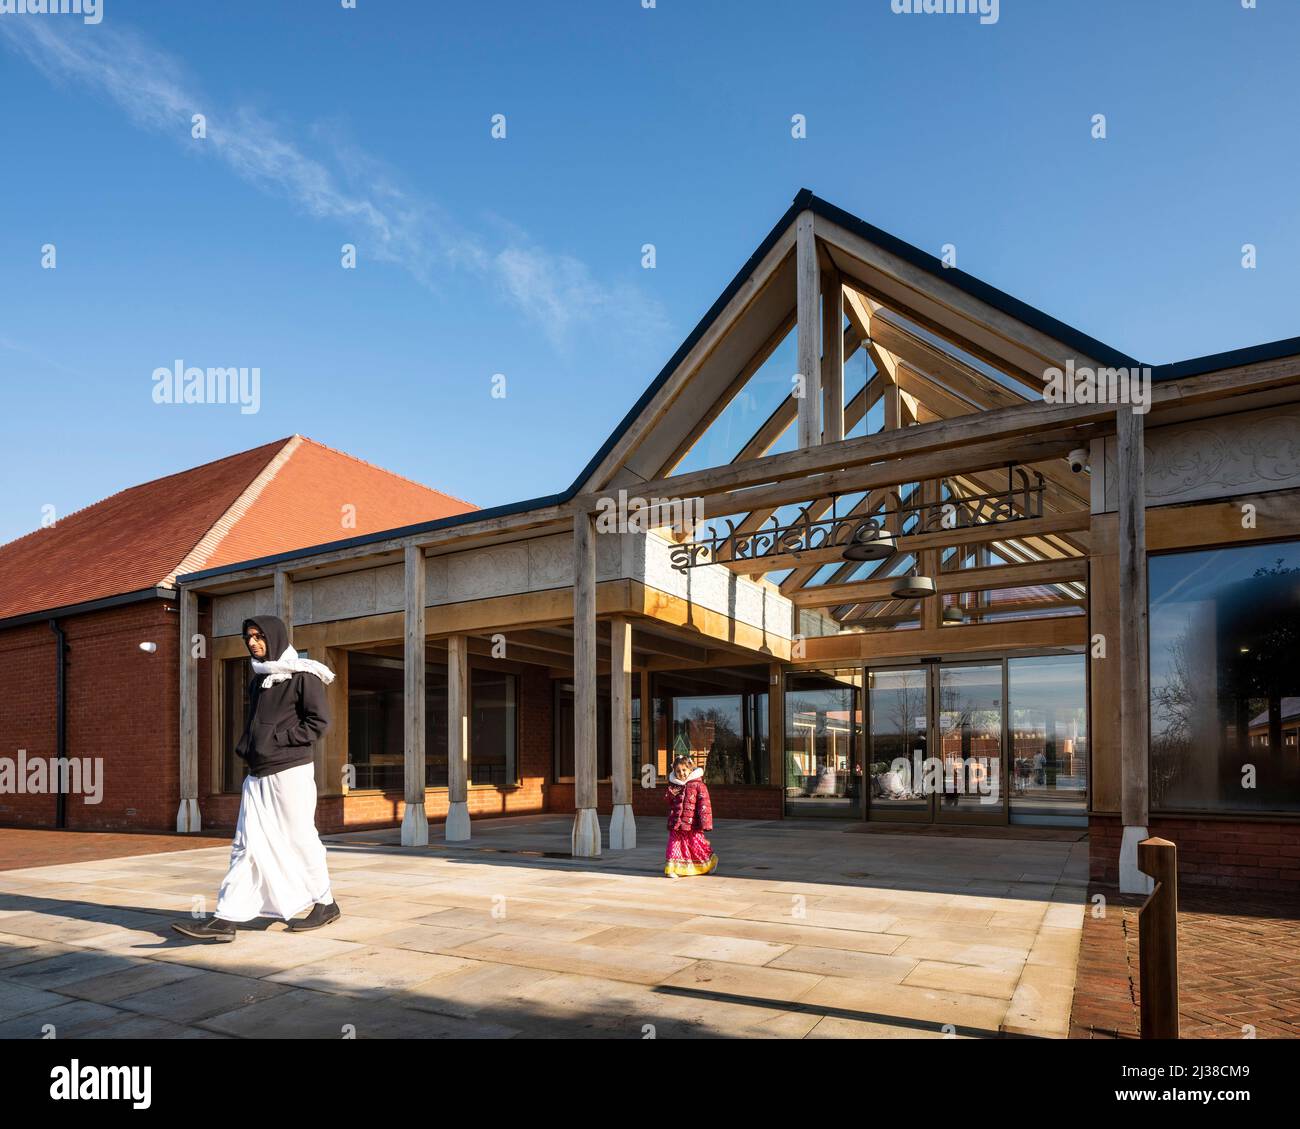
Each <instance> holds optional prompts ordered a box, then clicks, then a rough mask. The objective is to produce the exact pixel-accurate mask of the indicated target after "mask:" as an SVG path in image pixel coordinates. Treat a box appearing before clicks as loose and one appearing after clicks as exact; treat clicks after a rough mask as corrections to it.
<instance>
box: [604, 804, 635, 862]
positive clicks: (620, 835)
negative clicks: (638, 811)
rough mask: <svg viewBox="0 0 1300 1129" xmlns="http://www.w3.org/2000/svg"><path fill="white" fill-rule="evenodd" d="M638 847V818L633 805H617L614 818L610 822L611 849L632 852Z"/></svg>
mask: <svg viewBox="0 0 1300 1129" xmlns="http://www.w3.org/2000/svg"><path fill="white" fill-rule="evenodd" d="M635 847H636V816H634V815H633V814H632V805H631V804H615V805H614V816H613V818H612V819H611V820H610V821H609V849H610V850H611V851H630V850H632V849H633V848H635Z"/></svg>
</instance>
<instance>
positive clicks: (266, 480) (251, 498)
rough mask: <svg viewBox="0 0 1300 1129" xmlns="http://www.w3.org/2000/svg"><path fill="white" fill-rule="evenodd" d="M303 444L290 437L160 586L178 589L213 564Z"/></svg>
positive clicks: (299, 437)
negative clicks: (187, 576)
mask: <svg viewBox="0 0 1300 1129" xmlns="http://www.w3.org/2000/svg"><path fill="white" fill-rule="evenodd" d="M303 442H304V438H303V436H301V435H297V434H294V435H291V436H289V438H288V439H286V440H285V441H284V446H282V447H281V448H280V449H279V450H278V451H276V453H275V454H274V455H272V456H271V458H270V460H268V462H267V464H266V466H264V467H263V468H262V469H261V470H260V471H258V472H257V474H256V475H255V476H254V478H253V480H252V481H251V482H249V484H248V485H247V486H245V487H244V489H243V490H242V491H240V494H239V497H238V498H236V499H235V500H234V501H233V502H231V503H230V505H229V506H227V507H226V509H225V511H224V512H223V513H222V514H221V516H220V517H219V518H217V520H216V521H214V522H213V523H212V526H211V528H209V530H208V531H207V532H206V533H205V534H204V535H203V536H202V537H200V538H199V540H198V541H197V542H196V543H195V545H194V547H193V548H192V549H191V550H190V551H189V552H188V553H186V554H185V556H184V557H182V558H181V560H180V561H179V562H178V563H177V565H176V567H175V568H174V569H172V570H171V572H169V573H168V574H167V575H166V576H164V577H163V578H162V579H161V580H160V581H159V582H158V583H159V584H160V585H165V586H167V587H170V588H174V587H175V586H176V577H177V576H183V575H184V574H185V573H187V572H194V571H197V570H198V569H199V568H201V567H202V566H203V565H204V564H206V563H207V562H208V561H210V560H211V559H212V554H213V553H215V552H216V551H217V547H218V546H219V545H220V544H221V542H222V541H224V540H225V539H226V538H227V537H228V536H229V535H230V532H231V530H232V529H234V528H235V526H236V525H238V524H239V521H240V520H241V519H242V518H243V516H244V515H245V514H246V513H248V510H249V508H250V507H251V506H252V504H253V503H254V502H256V501H257V499H258V498H259V497H260V496H261V495H262V492H263V491H264V490H265V489H266V488H267V487H268V486H270V485H271V483H272V481H274V479H275V476H276V475H277V474H279V473H280V469H281V468H282V467H283V466H284V464H285V463H287V462H288V461H289V460H290V459H291V458H292V457H293V453H294V452H295V451H296V450H298V448H299V447H301V446H302V444H303Z"/></svg>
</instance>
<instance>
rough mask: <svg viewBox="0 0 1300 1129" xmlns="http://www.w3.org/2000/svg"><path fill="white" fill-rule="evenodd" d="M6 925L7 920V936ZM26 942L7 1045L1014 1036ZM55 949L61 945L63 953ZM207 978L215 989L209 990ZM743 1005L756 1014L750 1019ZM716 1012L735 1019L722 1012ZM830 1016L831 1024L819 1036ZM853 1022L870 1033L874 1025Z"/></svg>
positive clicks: (140, 918) (79, 911) (115, 910)
mask: <svg viewBox="0 0 1300 1129" xmlns="http://www.w3.org/2000/svg"><path fill="white" fill-rule="evenodd" d="M0 909H4V910H9V911H20V912H41V913H58V914H59V915H60V916H63V917H66V918H71V919H73V920H76V921H81V922H86V923H90V922H101V923H103V924H105V925H109V926H114V925H118V926H121V927H123V928H126V929H130V930H133V931H138V932H146V933H154V934H155V935H156V936H157V946H156V947H157V949H158V950H159V951H162V950H176V949H182V948H196V947H197V948H205V949H208V948H220V949H227V950H231V949H234V948H237V946H238V945H239V943H240V942H239V940H238V939H236V941H235V942H233V943H232V944H231V945H213V944H211V943H208V942H195V941H190V940H187V939H185V938H183V937H179V936H178V935H176V934H175V933H174V932H172V930H171V926H170V922H171V921H173V920H175V919H176V914H175V913H171V912H164V911H159V910H152V909H149V908H147V907H137V906H92V905H89V904H86V903H73V902H65V901H60V900H58V899H51V898H29V897H25V896H22V895H15V894H0ZM4 922H5V919H4V918H0V932H2V931H3V926H4ZM394 924H397V923H394ZM281 929H282V923H281V922H279V921H273V920H271V919H259V920H258V921H256V922H250V923H249V924H248V925H241V926H240V931H241V932H244V933H254V934H256V933H265V932H268V931H271V930H276V931H279V930H281ZM322 932H323V931H322ZM309 936H313V937H314V936H319V934H311V935H309ZM27 940H28V941H30V942H31V944H30V946H29V947H27V948H24V949H21V950H19V949H16V948H15V947H14V946H11V945H6V944H3V943H0V1039H23V1038H32V1039H40V1038H46V1037H49V1036H50V1035H51V1034H53V1035H54V1037H57V1038H62V1039H70V1038H71V1039H75V1038H103V1039H126V1038H143V1039H150V1038H298V1039H339V1038H376V1039H385V1038H387V1039H392V1038H402V1039H410V1038H427V1039H442V1038H461V1039H471V1038H515V1037H524V1038H542V1037H545V1038H588V1037H595V1036H598V1037H602V1038H611V1037H612V1038H628V1039H644V1038H650V1037H654V1038H734V1037H737V1035H738V1034H741V1033H742V1031H738V1026H739V1027H742V1028H743V1034H744V1036H745V1037H763V1036H769V1037H773V1038H782V1037H786V1038H806V1037H809V1036H813V1037H845V1036H846V1035H847V1034H848V1032H845V1031H843V1030H842V1029H841V1028H839V1027H837V1026H836V1021H840V1022H842V1023H848V1024H852V1025H860V1024H868V1025H871V1026H872V1027H876V1028H879V1029H880V1032H879V1033H880V1034H881V1035H887V1034H891V1033H897V1032H898V1031H899V1029H901V1030H902V1031H903V1032H913V1033H915V1034H916V1035H919V1036H924V1035H927V1034H928V1035H931V1036H933V1037H942V1036H944V1035H945V1034H947V1035H949V1036H953V1037H962V1038H1000V1037H1003V1035H1002V1033H1001V1032H999V1031H997V1030H993V1029H989V1028H984V1027H978V1026H972V1025H968V1024H961V1023H957V1024H947V1025H944V1024H942V1023H940V1022H938V1021H928V1020H923V1019H918V1018H915V1017H912V1016H906V1015H894V1014H889V1013H886V1012H879V1011H865V1010H856V1009H852V1008H846V1007H835V1006H827V1005H825V1004H820V1003H819V1004H816V1005H812V1004H800V1003H799V1002H798V1001H793V1000H785V999H775V998H773V999H767V998H763V997H760V996H753V995H743V994H734V993H726V992H715V991H709V990H703V989H690V988H683V987H677V986H670V985H640V984H634V983H627V982H623V981H615V980H601V979H600V978H598V977H589V978H586V979H587V980H588V981H589V982H590V983H592V984H594V985H598V986H599V987H600V989H601V1001H600V1007H599V1008H592V1007H590V1006H588V1007H586V1008H584V1007H582V1006H581V1005H580V1004H579V1002H578V1001H576V1000H574V999H572V998H571V997H569V996H567V995H566V994H565V992H564V990H563V988H564V985H563V983H562V982H563V981H564V980H566V979H567V978H566V977H565V976H564V974H561V973H557V972H552V971H548V970H544V969H513V970H512V971H514V972H516V973H520V974H522V977H523V978H525V979H530V980H531V981H532V982H533V983H532V985H531V986H532V987H535V988H538V989H544V988H545V987H546V985H547V982H548V981H554V982H556V983H557V985H558V986H559V987H560V991H559V992H558V993H556V999H555V1000H554V1001H553V1002H551V1003H550V1004H549V1005H548V1004H547V1003H546V1002H544V1001H539V1000H529V999H527V998H525V997H522V996H518V995H515V996H510V997H509V998H507V999H504V1000H502V1001H501V1002H498V1003H490V1002H482V1000H481V999H480V1000H478V1001H466V1000H464V999H450V998H448V999H442V998H440V997H439V996H438V994H437V990H438V984H437V982H436V980H433V981H430V982H426V983H423V984H420V985H418V986H417V987H418V988H419V990H420V995H419V998H418V1002H417V1001H414V1000H413V999H412V997H411V993H410V992H409V991H407V990H403V989H397V990H395V991H392V992H383V993H377V994H376V993H369V992H367V991H365V990H362V991H359V992H356V993H352V994H349V993H347V992H340V991H339V990H338V988H337V986H334V990H333V991H328V990H320V989H318V988H316V987H313V986H312V983H311V981H310V980H308V982H307V983H303V984H296V985H289V984H277V983H274V982H272V981H270V980H267V979H264V978H262V977H257V976H248V975H243V974H241V973H239V972H237V971H223V970H217V969H213V968H210V967H205V966H202V965H199V966H197V967H192V966H189V965H186V964H179V963H171V962H168V961H165V960H159V959H155V958H153V957H151V956H146V955H141V956H128V955H124V954H122V953H118V952H110V951H102V950H98V949H87V948H78V947H76V944H77V943H76V942H75V941H65V942H52V941H44V940H42V939H40V938H35V937H30V938H27ZM294 940H295V941H296V940H297V938H294ZM55 948H57V949H59V950H60V951H59V952H57V953H54V954H53V955H51V954H50V950H51V949H55ZM491 967H492V966H488V965H485V968H491ZM291 970H292V966H290V969H288V970H286V971H291ZM494 971H495V970H494ZM199 982H202V989H203V990H202V992H200V993H196V992H195V987H196V984H197V983H199ZM638 1004H640V1005H641V1006H638ZM665 1010H669V1011H670V1012H671V1014H665ZM738 1010H742V1011H745V1012H748V1013H750V1014H749V1015H747V1016H745V1017H744V1020H741V1019H738V1018H737V1014H736V1013H737V1011H738ZM715 1013H723V1015H722V1018H721V1020H719V1019H718V1018H716V1017H715ZM745 1021H747V1022H745ZM828 1021H829V1023H830V1026H829V1028H828V1030H827V1031H825V1032H824V1033H819V1032H817V1029H818V1028H819V1027H822V1026H825V1025H826V1024H827V1022H828ZM765 1028H770V1029H765ZM886 1028H889V1029H893V1031H892V1032H890V1031H887V1030H885V1029H886ZM853 1030H854V1031H855V1032H857V1034H858V1037H861V1028H858V1027H855V1028H853Z"/></svg>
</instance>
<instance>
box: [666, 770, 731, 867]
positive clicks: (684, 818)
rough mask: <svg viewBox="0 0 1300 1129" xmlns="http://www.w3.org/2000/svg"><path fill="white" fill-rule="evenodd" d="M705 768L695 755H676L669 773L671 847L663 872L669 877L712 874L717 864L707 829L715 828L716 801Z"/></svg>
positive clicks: (669, 839) (669, 840) (669, 845)
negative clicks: (709, 786) (712, 799)
mask: <svg viewBox="0 0 1300 1129" xmlns="http://www.w3.org/2000/svg"><path fill="white" fill-rule="evenodd" d="M703 777H704V769H702V768H696V767H695V758H694V757H691V756H687V755H679V756H676V757H673V770H672V772H670V773H669V774H668V850H667V851H666V852H665V853H664V858H665V859H666V860H667V861H666V862H665V865H664V873H665V874H666V875H668V877H669V878H682V877H685V876H688V875H693V874H710V873H712V872H713V870H715V869H716V868H717V865H718V856H717V855H715V854H714V853H713V848H712V847H711V846H710V845H709V841H708V839H706V838H705V837H704V832H706V831H712V830H713V805H712V804H711V802H710V800H709V789H708V787H707V786H706V785H705V783H704V780H703Z"/></svg>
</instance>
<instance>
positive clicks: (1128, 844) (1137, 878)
mask: <svg viewBox="0 0 1300 1129" xmlns="http://www.w3.org/2000/svg"><path fill="white" fill-rule="evenodd" d="M1145 838H1147V829H1146V828H1145V827H1125V828H1124V838H1123V840H1122V841H1121V843H1120V845H1119V892H1120V893H1121V894H1149V893H1151V890H1152V888H1153V887H1154V885H1155V884H1154V882H1153V881H1152V880H1151V876H1150V875H1148V874H1143V873H1142V870H1141V868H1140V867H1139V866H1138V844H1139V843H1140V842H1142V840H1143V839H1145Z"/></svg>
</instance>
